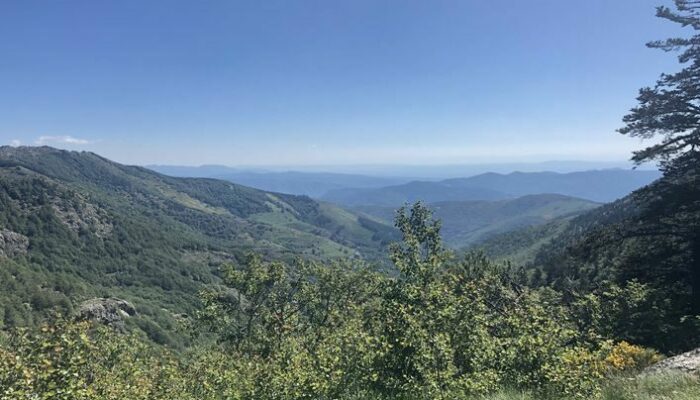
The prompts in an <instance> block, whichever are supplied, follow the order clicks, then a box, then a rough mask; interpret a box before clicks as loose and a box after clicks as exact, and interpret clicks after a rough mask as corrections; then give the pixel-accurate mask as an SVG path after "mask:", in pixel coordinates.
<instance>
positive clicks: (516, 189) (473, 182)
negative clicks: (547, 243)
mask: <svg viewBox="0 0 700 400" xmlns="http://www.w3.org/2000/svg"><path fill="white" fill-rule="evenodd" d="M660 176H661V174H660V173H659V172H658V171H642V170H622V169H609V170H596V171H583V172H571V173H565V174H561V173H556V172H527V173H525V172H513V173H510V174H497V173H486V174H481V175H476V176H473V177H469V178H458V179H447V180H442V181H438V182H427V181H414V182H409V183H406V184H402V185H394V186H388V187H383V188H377V189H368V188H361V189H339V190H333V191H330V192H328V193H327V194H326V195H325V196H323V197H322V198H323V199H324V200H327V201H330V202H334V203H337V204H343V205H346V206H359V205H375V206H398V205H401V204H403V203H406V202H408V203H411V202H414V201H417V200H423V201H425V202H428V203H436V202H442V201H465V200H503V199H509V198H516V197H521V196H527V195H533V194H542V193H553V194H561V195H565V196H571V197H578V198H582V199H586V200H590V201H594V202H609V201H613V200H615V199H618V198H621V197H623V196H625V195H627V194H629V193H630V192H632V191H633V190H635V189H638V188H640V187H642V186H644V185H646V184H648V183H651V182H652V181H654V180H655V179H658V178H659V177H660Z"/></svg>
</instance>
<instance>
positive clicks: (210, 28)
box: [0, 0, 683, 166]
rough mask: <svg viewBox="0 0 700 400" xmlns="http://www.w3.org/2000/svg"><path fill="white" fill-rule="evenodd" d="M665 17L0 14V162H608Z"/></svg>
mask: <svg viewBox="0 0 700 400" xmlns="http://www.w3.org/2000/svg"><path fill="white" fill-rule="evenodd" d="M669 3H670V1H669V0H586V1H573V0H566V1H563V0H530V1H522V0H500V1H487V0H451V1H447V0H429V1H428V0H424V1H415V0H396V1H383V0H334V1H327V0H314V1H310V0H296V1H292V0H270V1H235V0H202V1H191V0H187V1H181V0H167V1H165V0H163V1H143V0H112V1H107V0H104V1H94V0H82V1H81V0H71V1H61V0H55V1H44V0H3V1H0V144H10V145H50V146H54V147H60V148H66V149H74V150H88V151H94V152H96V153H98V154H101V155H103V156H105V157H108V158H111V159H113V160H116V161H119V162H123V163H129V164H140V165H146V164H177V165H199V164H222V165H231V166H236V165H253V166H254V165H261V166H262V165H272V166H274V165H291V166H293V165H298V166H309V165H353V164H405V165H441V164H460V163H465V164H471V163H485V162H488V163H494V162H541V161H547V160H591V161H621V160H626V159H628V158H629V155H630V152H631V151H632V150H634V149H637V148H640V147H641V146H642V143H640V142H639V140H637V139H631V138H628V137H625V136H622V135H620V134H617V133H616V132H615V129H617V128H620V127H621V126H622V122H621V119H622V116H623V115H624V114H625V113H626V112H627V111H628V110H629V109H630V108H631V107H632V106H634V105H635V97H636V94H637V91H638V89H639V88H640V87H642V86H648V85H652V84H653V83H654V81H655V80H656V78H657V77H658V76H659V74H661V73H662V72H673V71H676V70H678V69H679V65H678V63H677V60H676V57H675V55H674V54H668V53H664V52H662V51H659V50H653V49H648V48H646V47H645V45H644V44H645V43H646V42H648V41H650V40H655V39H663V38H666V37H670V36H678V35H680V34H682V33H683V31H682V29H681V28H680V27H679V26H677V25H675V24H673V23H670V22H667V21H665V20H661V19H658V18H656V17H655V16H654V13H655V6H657V5H663V4H669Z"/></svg>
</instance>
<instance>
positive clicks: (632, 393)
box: [602, 373, 700, 400]
mask: <svg viewBox="0 0 700 400" xmlns="http://www.w3.org/2000/svg"><path fill="white" fill-rule="evenodd" d="M602 398H603V400H698V399H700V378H698V377H696V376H692V375H688V374H683V373H659V374H653V375H645V376H639V377H636V378H617V379H614V380H612V381H610V383H608V384H607V385H606V386H605V387H604V388H603V394H602Z"/></svg>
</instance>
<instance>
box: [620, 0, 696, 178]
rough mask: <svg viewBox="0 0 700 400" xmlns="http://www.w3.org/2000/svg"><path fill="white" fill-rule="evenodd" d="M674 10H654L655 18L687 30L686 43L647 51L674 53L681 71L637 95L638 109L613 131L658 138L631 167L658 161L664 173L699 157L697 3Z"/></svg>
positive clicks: (682, 2)
mask: <svg viewBox="0 0 700 400" xmlns="http://www.w3.org/2000/svg"><path fill="white" fill-rule="evenodd" d="M675 5H676V10H672V9H670V8H668V7H658V8H657V12H656V15H657V16H658V17H660V18H664V19H667V20H669V21H672V22H675V23H678V24H681V25H682V26H683V27H690V28H691V29H692V30H693V35H691V36H690V37H689V38H680V37H679V38H671V39H666V40H660V41H654V42H650V43H648V44H647V46H648V47H651V48H656V49H662V50H664V51H679V52H680V55H679V57H678V60H679V62H680V63H681V64H683V65H684V66H685V67H684V68H683V69H682V70H681V71H679V72H676V73H673V74H662V75H661V77H660V78H659V80H658V81H657V82H656V85H655V86H654V87H645V88H642V89H641V90H640V91H639V96H638V97H637V100H638V101H639V104H638V105H637V106H636V107H635V108H633V109H632V110H631V112H630V113H629V114H628V115H626V116H625V117H624V118H623V121H624V122H625V124H626V125H625V126H624V127H623V128H621V129H619V130H618V131H619V132H620V133H622V134H624V135H629V136H631V137H639V138H642V139H651V138H660V141H659V142H658V143H656V144H653V145H651V146H648V147H647V148H645V149H642V150H639V151H636V152H634V156H633V157H632V160H634V161H635V162H636V163H638V164H639V163H643V162H646V161H656V160H658V161H660V163H661V166H662V167H664V168H667V167H668V165H669V164H670V163H672V162H673V161H674V160H675V159H676V158H678V157H679V156H681V155H683V154H688V153H692V154H693V155H694V157H692V158H694V159H695V160H697V159H698V152H699V151H700V33H699V32H698V31H700V1H697V0H675Z"/></svg>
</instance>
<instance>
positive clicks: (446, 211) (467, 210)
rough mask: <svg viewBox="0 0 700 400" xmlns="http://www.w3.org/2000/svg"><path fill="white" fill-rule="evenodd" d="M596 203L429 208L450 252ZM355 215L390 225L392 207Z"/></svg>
mask: <svg viewBox="0 0 700 400" xmlns="http://www.w3.org/2000/svg"><path fill="white" fill-rule="evenodd" d="M599 205H600V204H599V203H594V202H591V201H588V200H583V199H578V198H574V197H569V196H562V195H557V194H540V195H529V196H523V197H519V198H517V199H512V200H498V201H450V202H439V203H432V204H430V208H431V209H432V210H433V212H434V216H435V218H437V219H440V220H441V221H442V230H441V232H442V235H443V239H444V240H445V242H446V243H447V244H448V245H449V246H451V247H453V248H462V247H466V246H470V245H473V244H475V243H479V242H481V241H484V240H486V239H489V238H491V237H493V236H495V235H498V234H502V233H504V232H510V231H513V230H518V229H521V228H524V227H533V226H540V225H544V224H547V223H549V222H552V221H555V220H559V219H561V218H569V217H572V216H576V215H579V214H581V213H583V212H586V211H588V210H591V209H593V208H596V207H598V206H599ZM353 210H355V211H359V212H362V213H365V214H367V215H370V216H373V217H375V218H377V219H379V220H380V221H382V222H384V223H387V224H389V223H391V221H392V220H393V218H394V214H395V210H396V208H395V207H387V206H358V207H355V208H353Z"/></svg>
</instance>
